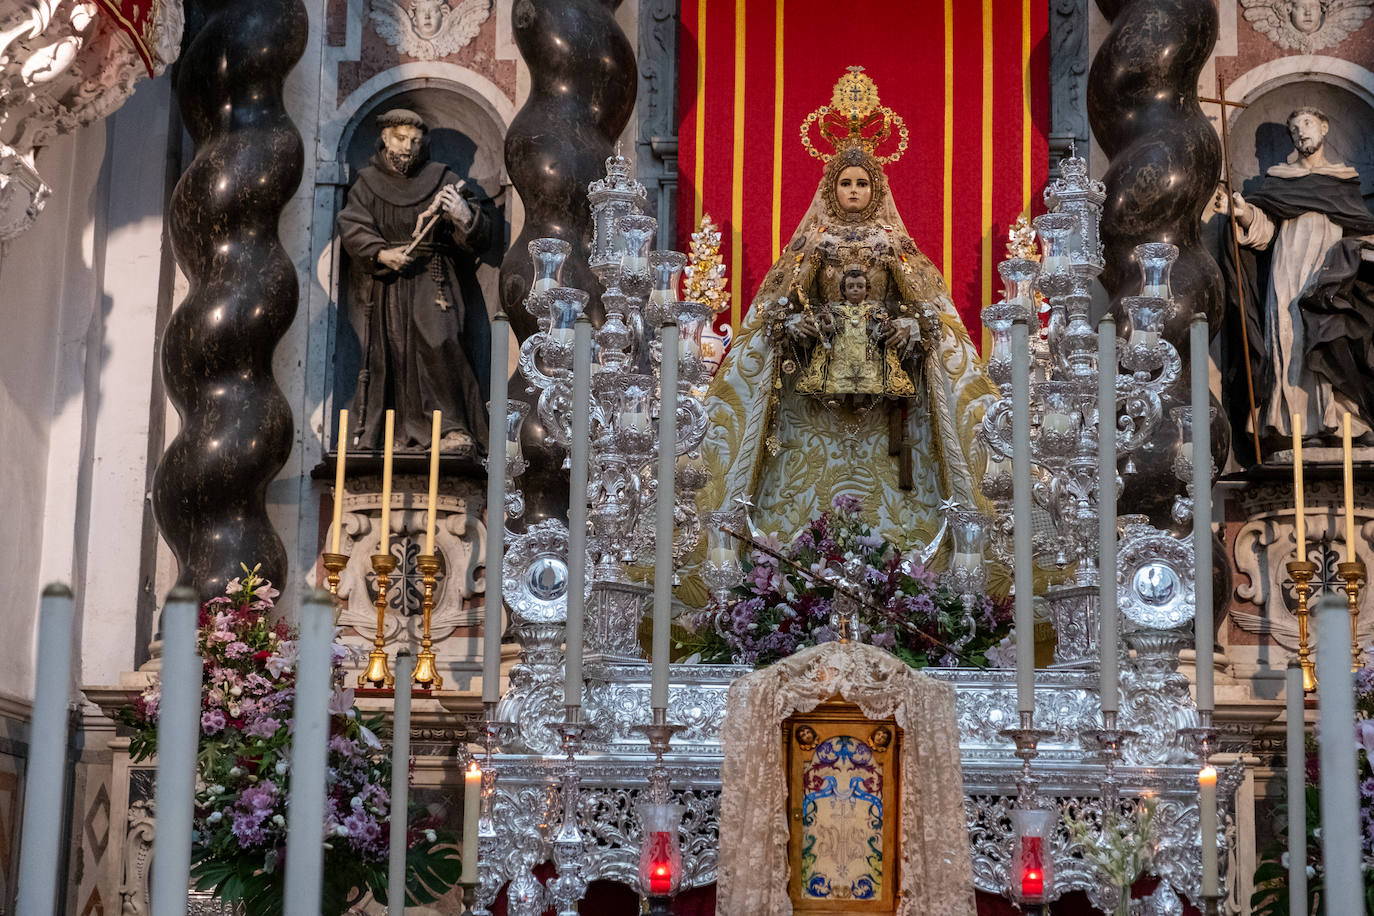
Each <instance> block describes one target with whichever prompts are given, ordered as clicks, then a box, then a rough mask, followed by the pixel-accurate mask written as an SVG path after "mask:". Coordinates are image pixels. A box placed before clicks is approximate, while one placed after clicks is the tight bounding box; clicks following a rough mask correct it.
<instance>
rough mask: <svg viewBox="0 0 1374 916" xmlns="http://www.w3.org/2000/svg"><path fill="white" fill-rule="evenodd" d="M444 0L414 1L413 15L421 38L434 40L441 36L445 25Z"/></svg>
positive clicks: (412, 6)
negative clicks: (440, 31) (435, 37)
mask: <svg viewBox="0 0 1374 916" xmlns="http://www.w3.org/2000/svg"><path fill="white" fill-rule="evenodd" d="M445 12H446V10H445V8H444V3H443V0H413V2H412V3H411V15H412V16H414V18H415V31H416V33H418V34H419V36H420V37H421V38H433V37H434V36H435V35H437V34H439V29H440V28H441V27H442V26H443V24H444V13H445Z"/></svg>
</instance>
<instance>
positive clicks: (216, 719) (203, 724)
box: [200, 709, 227, 735]
mask: <svg viewBox="0 0 1374 916" xmlns="http://www.w3.org/2000/svg"><path fill="white" fill-rule="evenodd" d="M226 721H227V720H226V719H225V718H224V711H223V710H220V709H207V710H206V711H205V712H203V713H201V716H200V728H201V731H203V732H205V734H207V735H213V734H215V733H217V732H220V731H223V730H224V724H225V722H226Z"/></svg>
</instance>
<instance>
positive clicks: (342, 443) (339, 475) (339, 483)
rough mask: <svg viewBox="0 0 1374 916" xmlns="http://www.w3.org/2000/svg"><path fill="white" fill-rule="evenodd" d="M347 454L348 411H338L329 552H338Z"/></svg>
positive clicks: (341, 526) (341, 527)
mask: <svg viewBox="0 0 1374 916" xmlns="http://www.w3.org/2000/svg"><path fill="white" fill-rule="evenodd" d="M347 456H348V411H347V410H341V411H339V459H338V461H337V462H335V464H334V521H333V523H332V524H331V525H330V528H329V530H330V535H329V552H330V553H338V552H339V534H340V532H341V530H342V529H343V498H344V460H345V459H346V458H347Z"/></svg>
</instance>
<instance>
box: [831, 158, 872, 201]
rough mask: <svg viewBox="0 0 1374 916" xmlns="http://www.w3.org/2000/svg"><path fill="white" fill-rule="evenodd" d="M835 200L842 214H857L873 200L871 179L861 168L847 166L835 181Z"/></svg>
mask: <svg viewBox="0 0 1374 916" xmlns="http://www.w3.org/2000/svg"><path fill="white" fill-rule="evenodd" d="M835 199H836V200H838V201H839V203H840V209H841V210H843V211H844V212H846V213H859V212H860V211H862V210H863V209H864V208H865V207H867V206H868V204H869V201H871V200H872V199H873V179H871V178H869V177H868V172H867V171H866V170H865V169H864V168H862V167H861V166H857V165H851V166H849V168H847V169H845V170H844V171H843V172H840V177H839V178H837V179H836V180H835Z"/></svg>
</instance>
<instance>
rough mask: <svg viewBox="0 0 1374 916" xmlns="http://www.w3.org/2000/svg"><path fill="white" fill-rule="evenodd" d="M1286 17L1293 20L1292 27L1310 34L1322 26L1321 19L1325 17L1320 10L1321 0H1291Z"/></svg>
mask: <svg viewBox="0 0 1374 916" xmlns="http://www.w3.org/2000/svg"><path fill="white" fill-rule="evenodd" d="M1288 18H1289V19H1291V20H1292V21H1293V28H1295V29H1297V30H1298V31H1299V32H1302V33H1303V34H1304V35H1311V34H1312V33H1313V32H1315V31H1317V29H1319V28H1321V27H1322V20H1323V19H1325V18H1326V14H1325V13H1324V12H1323V11H1322V0H1293V7H1292V10H1291V12H1289V14H1288Z"/></svg>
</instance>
